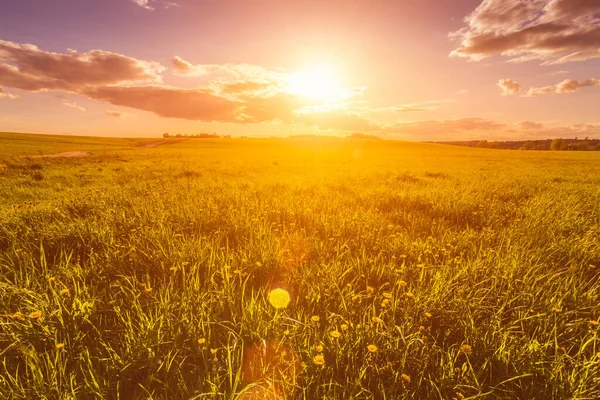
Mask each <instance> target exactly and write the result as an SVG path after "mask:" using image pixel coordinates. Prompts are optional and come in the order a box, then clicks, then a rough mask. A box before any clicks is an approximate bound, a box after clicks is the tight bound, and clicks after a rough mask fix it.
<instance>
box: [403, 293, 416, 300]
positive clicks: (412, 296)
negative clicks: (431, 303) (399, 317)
mask: <svg viewBox="0 0 600 400" xmlns="http://www.w3.org/2000/svg"><path fill="white" fill-rule="evenodd" d="M404 295H405V296H406V297H408V298H409V299H413V298H414V297H415V295H414V294H412V293H411V292H406V293H404Z"/></svg>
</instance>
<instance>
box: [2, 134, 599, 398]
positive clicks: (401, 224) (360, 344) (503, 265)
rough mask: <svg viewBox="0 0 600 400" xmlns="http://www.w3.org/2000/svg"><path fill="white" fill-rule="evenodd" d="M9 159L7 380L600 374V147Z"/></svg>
mask: <svg viewBox="0 0 600 400" xmlns="http://www.w3.org/2000/svg"><path fill="white" fill-rule="evenodd" d="M0 160H2V161H0V164H2V165H4V167H3V168H2V169H0V314H2V316H1V317H0V318H1V319H0V397H2V398H7V399H8V398H10V399H37V398H39V399H43V398H46V399H69V398H77V399H88V398H89V399H96V398H97V399H104V398H106V399H147V398H152V399H201V398H223V399H229V398H231V399H234V398H238V397H241V398H252V397H251V396H255V397H254V398H269V397H265V396H267V395H266V394H265V393H271V394H272V393H277V394H278V395H280V396H283V397H287V398H306V399H315V398H329V399H334V398H335V399H338V398H339V399H350V398H382V399H398V398H418V399H435V398H440V399H449V398H463V397H464V398H506V399H508V398H510V399H514V398H518V399H538V398H539V399H547V398H557V399H558V398H560V399H594V398H599V397H600V378H599V377H600V343H598V339H597V333H598V331H599V328H598V321H600V283H599V281H598V278H599V276H600V272H599V271H600V270H599V268H598V267H596V266H600V239H599V238H600V206H599V203H598V198H600V185H598V183H600V179H599V178H598V176H600V175H598V172H600V159H598V157H597V155H595V154H593V155H592V154H588V153H585V154H584V153H579V154H555V153H549V152H545V153H544V152H527V153H523V152H508V151H493V150H476V149H462V148H452V147H443V146H436V145H423V144H408V143H390V142H385V141H368V140H365V141H363V140H333V139H331V140H330V139H323V140H312V141H311V140H275V139H273V140H254V141H252V140H229V141H227V140H206V141H184V142H181V143H177V144H173V145H171V146H166V147H163V148H161V147H158V148H154V149H147V150H145V151H123V152H117V153H113V154H106V153H105V152H104V153H103V152H99V153H96V154H95V155H92V156H91V157H88V158H82V159H69V160H66V159H65V160H63V159H37V160H35V161H32V160H28V159H21V158H17V157H16V156H15V154H14V153H13V154H8V155H5V156H4V158H2V156H0ZM36 174H39V175H36ZM36 176H37V177H36ZM40 176H41V179H39V177H40ZM274 288H284V289H286V290H287V291H288V292H289V293H290V295H291V302H290V304H289V305H288V306H287V307H286V308H282V309H275V308H274V307H272V306H271V305H270V304H269V303H268V301H267V295H268V293H269V291H270V290H271V289H274ZM332 332H335V333H333V334H332ZM371 345H373V346H374V347H369V346H371ZM375 348H376V350H375V351H371V350H373V349H375ZM317 356H322V358H321V357H317ZM319 364H322V365H319ZM244 396H245V397H244Z"/></svg>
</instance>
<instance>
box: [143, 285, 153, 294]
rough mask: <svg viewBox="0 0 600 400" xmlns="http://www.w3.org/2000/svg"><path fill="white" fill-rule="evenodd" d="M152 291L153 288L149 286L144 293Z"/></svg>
mask: <svg viewBox="0 0 600 400" xmlns="http://www.w3.org/2000/svg"><path fill="white" fill-rule="evenodd" d="M151 291H152V288H151V287H150V286H147V287H146V289H144V292H146V293H150V292H151Z"/></svg>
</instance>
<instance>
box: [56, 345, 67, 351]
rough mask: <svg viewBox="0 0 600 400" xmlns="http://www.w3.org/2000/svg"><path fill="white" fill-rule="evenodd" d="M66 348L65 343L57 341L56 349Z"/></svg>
mask: <svg viewBox="0 0 600 400" xmlns="http://www.w3.org/2000/svg"><path fill="white" fill-rule="evenodd" d="M64 348H65V344H64V343H57V344H56V350H60V349H64Z"/></svg>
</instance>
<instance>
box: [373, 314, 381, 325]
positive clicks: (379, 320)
mask: <svg viewBox="0 0 600 400" xmlns="http://www.w3.org/2000/svg"><path fill="white" fill-rule="evenodd" d="M371 321H373V323H374V324H382V323H383V320H382V319H381V318H379V317H378V316H376V315H373V316H372V317H371Z"/></svg>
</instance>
